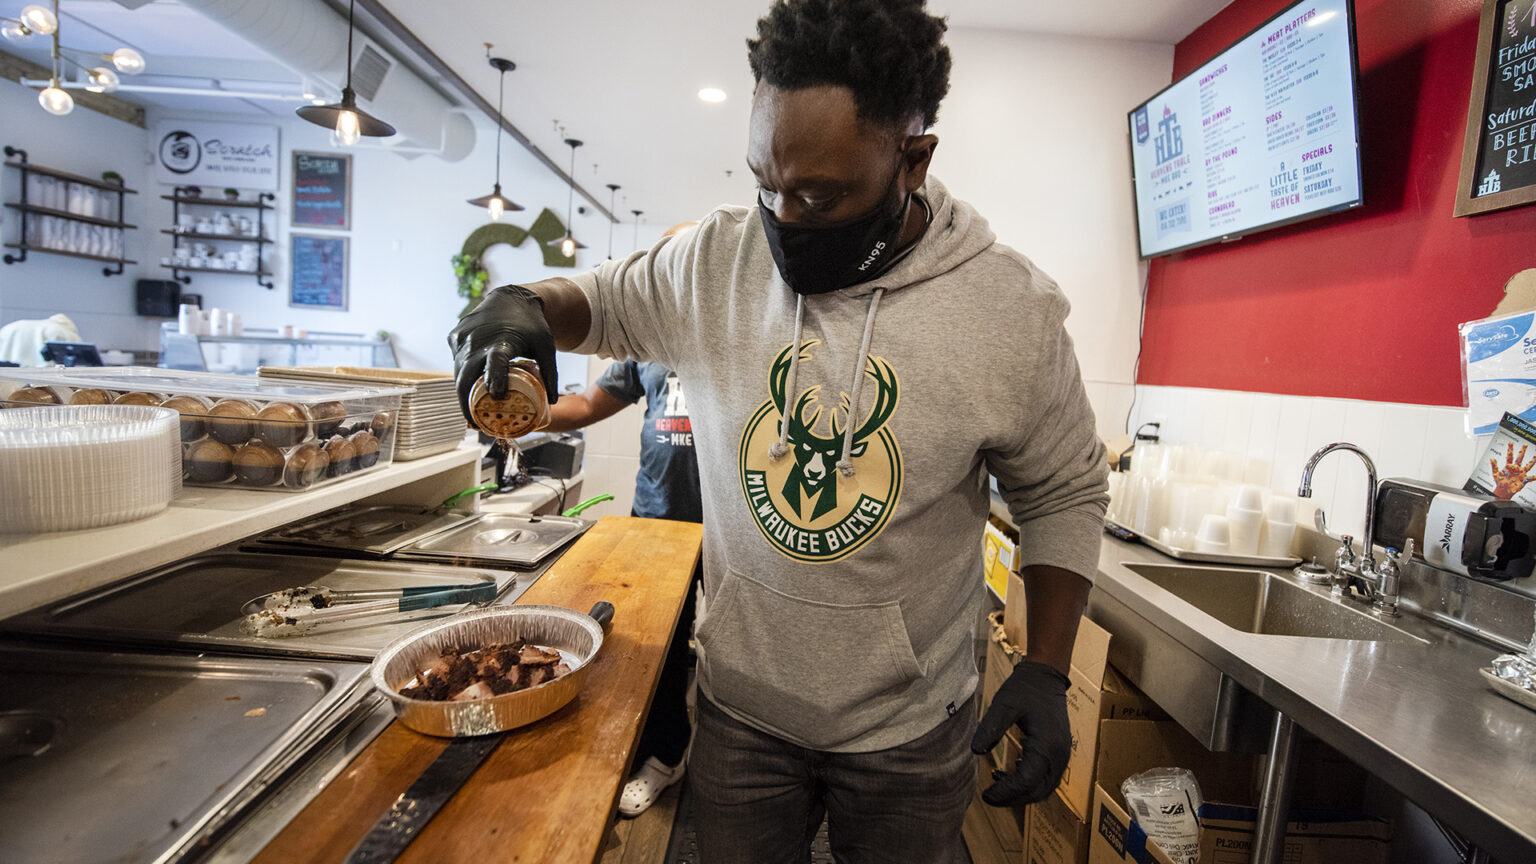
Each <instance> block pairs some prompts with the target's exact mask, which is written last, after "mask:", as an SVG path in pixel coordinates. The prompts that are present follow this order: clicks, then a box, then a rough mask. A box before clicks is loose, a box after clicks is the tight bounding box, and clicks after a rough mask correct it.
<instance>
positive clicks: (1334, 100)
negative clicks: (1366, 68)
mask: <svg viewBox="0 0 1536 864" xmlns="http://www.w3.org/2000/svg"><path fill="white" fill-rule="evenodd" d="M1350 25H1351V20H1350V15H1349V5H1348V0H1306V2H1300V3H1296V4H1294V5H1292V6H1290V7H1288V8H1287V9H1286V10H1285V11H1283V12H1281V13H1280V14H1279V15H1277V16H1275V17H1274V18H1272V19H1270V20H1269V21H1268V22H1266V23H1265V24H1264V25H1262V26H1261V27H1259V28H1258V29H1257V30H1255V31H1254V32H1252V33H1250V34H1249V35H1247V36H1245V37H1244V38H1243V39H1242V40H1241V41H1239V42H1238V43H1236V44H1235V45H1233V46H1232V47H1231V48H1229V49H1227V50H1226V51H1224V52H1222V53H1221V54H1219V55H1218V56H1217V57H1216V58H1215V59H1213V60H1211V61H1210V62H1208V63H1206V64H1205V65H1204V66H1201V67H1200V68H1199V69H1197V70H1195V71H1194V72H1193V73H1191V74H1190V75H1188V76H1187V77H1185V78H1183V79H1182V80H1180V81H1178V82H1177V83H1175V84H1173V85H1172V86H1170V87H1169V88H1168V89H1166V90H1164V91H1163V92H1162V93H1159V94H1158V95H1156V96H1154V97H1153V98H1152V99H1150V100H1149V101H1148V102H1147V103H1146V104H1144V105H1142V106H1141V107H1139V108H1137V109H1136V110H1134V111H1132V112H1131V114H1130V116H1129V120H1130V131H1131V161H1132V167H1133V168H1134V174H1135V179H1136V184H1135V185H1136V211H1137V223H1138V231H1139V234H1140V241H1141V254H1142V257H1150V256H1153V255H1161V254H1164V253H1167V252H1172V251H1175V250H1178V249H1184V248H1188V247H1191V246H1197V245H1200V244H1202V243H1207V242H1211V241H1213V240H1219V239H1228V238H1235V237H1238V236H1241V235H1243V234H1245V233H1247V232H1249V231H1252V230H1255V229H1258V228H1263V227H1271V226H1273V225H1275V224H1278V223H1283V222H1289V221H1295V220H1297V219H1301V218H1305V217H1307V216H1310V215H1314V214H1317V213H1319V212H1327V211H1331V210H1336V209H1342V208H1344V207H1349V206H1354V205H1358V204H1359V203H1360V170H1359V165H1360V162H1359V150H1358V146H1357V140H1356V139H1357V135H1356V122H1355V75H1354V51H1353V45H1352V38H1351V34H1350Z"/></svg>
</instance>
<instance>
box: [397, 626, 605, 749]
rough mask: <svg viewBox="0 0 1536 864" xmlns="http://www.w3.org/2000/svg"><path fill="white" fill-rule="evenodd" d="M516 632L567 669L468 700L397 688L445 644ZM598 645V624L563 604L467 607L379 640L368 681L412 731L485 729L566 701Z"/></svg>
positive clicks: (463, 645) (452, 733)
mask: <svg viewBox="0 0 1536 864" xmlns="http://www.w3.org/2000/svg"><path fill="white" fill-rule="evenodd" d="M516 639H524V640H527V641H528V642H531V643H533V644H535V645H540V646H543V647H545V648H553V649H556V650H558V651H559V652H560V654H561V655H562V657H563V658H564V661H565V663H566V665H568V666H570V667H571V671H570V673H569V674H567V675H564V676H562V677H560V678H556V679H554V680H553V681H546V682H544V683H543V684H539V685H537V686H534V687H529V688H528V689H526V690H518V691H516V692H513V693H503V694H501V695H500V696H492V697H491V698H489V699H475V700H472V701H468V702H433V701H429V700H424V699H409V698H406V697H404V696H401V695H400V688H401V687H404V686H405V685H407V684H409V683H410V682H411V679H413V678H415V677H416V675H417V674H418V673H420V672H421V671H423V670H425V669H427V668H429V667H430V666H431V665H432V662H433V661H434V660H436V659H437V658H438V657H440V656H442V653H443V649H445V648H458V649H459V650H460V651H465V652H468V651H473V650H476V649H479V648H482V647H484V646H486V645H488V644H490V643H492V642H509V641H512V640H516ZM602 645H603V629H602V627H601V626H599V625H598V623H597V622H596V621H594V620H593V619H592V618H591V617H590V616H588V615H584V614H582V613H580V612H577V611H575V610H573V609H567V608H565V607H563V606H506V607H500V608H495V609H482V610H479V611H476V612H466V613H463V614H459V615H455V616H453V617H452V618H448V619H445V620H443V621H441V622H438V623H435V624H431V625H428V626H426V627H422V628H421V629H419V630H413V631H411V632H410V633H407V634H405V635H404V636H401V637H400V638H399V639H396V640H395V641H394V642H391V643H390V644H389V645H387V646H385V648H384V650H383V651H381V652H379V655H378V656H377V657H376V658H374V661H373V667H372V669H371V670H370V671H371V674H372V676H373V685H374V686H375V687H377V688H378V690H379V692H380V693H383V694H384V696H385V697H386V698H387V699H389V701H390V704H392V705H393V706H394V709H395V717H396V718H397V719H399V721H400V722H401V723H404V724H405V725H406V726H409V727H410V728H412V729H415V730H416V731H417V732H422V733H425V734H427V735H441V736H445V737H463V736H469V735H489V734H490V733H492V732H503V731H506V730H508V729H516V728H517V727H519V726H526V725H527V724H529V723H532V722H534V721H536V720H541V719H543V718H544V717H547V716H549V715H550V714H553V713H555V712H556V711H559V710H560V709H561V708H563V707H565V704H566V703H567V702H570V701H571V699H573V698H575V696H576V693H577V691H579V690H580V689H581V684H582V682H583V681H585V680H586V677H587V669H588V667H589V666H590V665H591V662H592V658H593V657H595V656H597V652H598V649H599V648H601V647H602Z"/></svg>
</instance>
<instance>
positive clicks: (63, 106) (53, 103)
mask: <svg viewBox="0 0 1536 864" xmlns="http://www.w3.org/2000/svg"><path fill="white" fill-rule="evenodd" d="M37 12H45V13H47V14H48V19H47V21H46V22H40V21H39V18H38V16H37V15H36V14H35V13H37ZM29 16H30V17H31V19H32V20H30V21H29V20H28V17H29ZM21 18H22V23H23V24H26V25H27V27H28V28H30V29H33V30H36V31H37V32H39V33H43V32H48V33H51V34H53V78H52V80H50V81H49V83H48V86H47V87H45V88H44V89H43V91H42V92H41V93H38V94H37V103H38V104H39V105H41V106H43V110H44V111H47V112H48V113H49V114H52V115H53V116H55V117H63V116H64V115H65V114H68V113H69V112H71V111H73V110H75V100H74V97H72V96H70V95H69V94H68V93H65V92H64V89H63V88H62V87H60V86H59V0H53V11H52V12H48V10H46V9H44V8H42V7H41V6H28V7H27V8H25V9H23V10H21ZM41 23H47V24H50V25H51V26H50V27H49V29H48V30H46V31H44V30H43V28H42V26H39V25H40V24H41Z"/></svg>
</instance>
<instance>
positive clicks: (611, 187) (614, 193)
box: [608, 183, 619, 261]
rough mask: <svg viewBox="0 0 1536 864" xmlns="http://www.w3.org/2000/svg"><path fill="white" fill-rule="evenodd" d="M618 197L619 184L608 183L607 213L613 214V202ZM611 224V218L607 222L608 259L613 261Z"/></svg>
mask: <svg viewBox="0 0 1536 864" xmlns="http://www.w3.org/2000/svg"><path fill="white" fill-rule="evenodd" d="M618 195H619V184H617V183H609V184H608V212H609V213H612V212H613V202H614V201H616V200H617V199H618ZM613 222H614V220H613V219H612V218H610V219H609V220H608V259H609V260H610V261H611V260H613Z"/></svg>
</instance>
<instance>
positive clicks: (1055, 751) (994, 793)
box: [971, 660, 1072, 807]
mask: <svg viewBox="0 0 1536 864" xmlns="http://www.w3.org/2000/svg"><path fill="white" fill-rule="evenodd" d="M1067 686H1068V682H1067V676H1065V675H1063V674H1061V673H1060V672H1059V671H1057V670H1056V668H1055V667H1053V666H1047V665H1046V664H1044V663H1036V662H1034V661H1031V660H1025V661H1024V662H1022V663H1020V664H1019V665H1018V666H1015V667H1014V669H1013V672H1012V673H1011V674H1010V675H1009V676H1008V680H1007V681H1004V682H1003V686H1001V687H999V688H998V689H997V695H996V696H994V697H992V704H991V705H990V706H988V707H987V713H986V714H984V715H983V716H982V718H981V722H980V723H978V724H977V725H976V735H975V737H973V738H972V739H971V752H972V753H985V752H987V751H988V750H991V749H992V748H993V747H995V746H997V742H998V741H1000V740H1002V737H1003V733H1005V732H1007V731H1008V727H1009V726H1012V725H1013V724H1015V723H1017V724H1018V725H1019V729H1021V730H1023V732H1024V744H1023V752H1022V754H1021V755H1020V756H1019V761H1018V763H1017V764H1015V765H1014V766H1013V770H1012V771H993V772H992V779H993V780H995V781H997V782H995V783H993V784H992V785H991V786H989V787H987V790H986V791H985V792H983V793H981V800H983V801H985V802H987V803H988V804H991V805H992V806H994V807H1001V806H1005V805H1009V804H1033V803H1035V802H1036V801H1041V800H1044V799H1045V797H1046V796H1047V795H1049V794H1051V790H1053V789H1055V788H1056V785H1057V784H1058V783H1060V782H1061V775H1062V773H1063V772H1065V771H1066V770H1067V757H1068V756H1070V755H1071V753H1072V730H1071V728H1070V726H1069V724H1068V722H1067Z"/></svg>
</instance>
